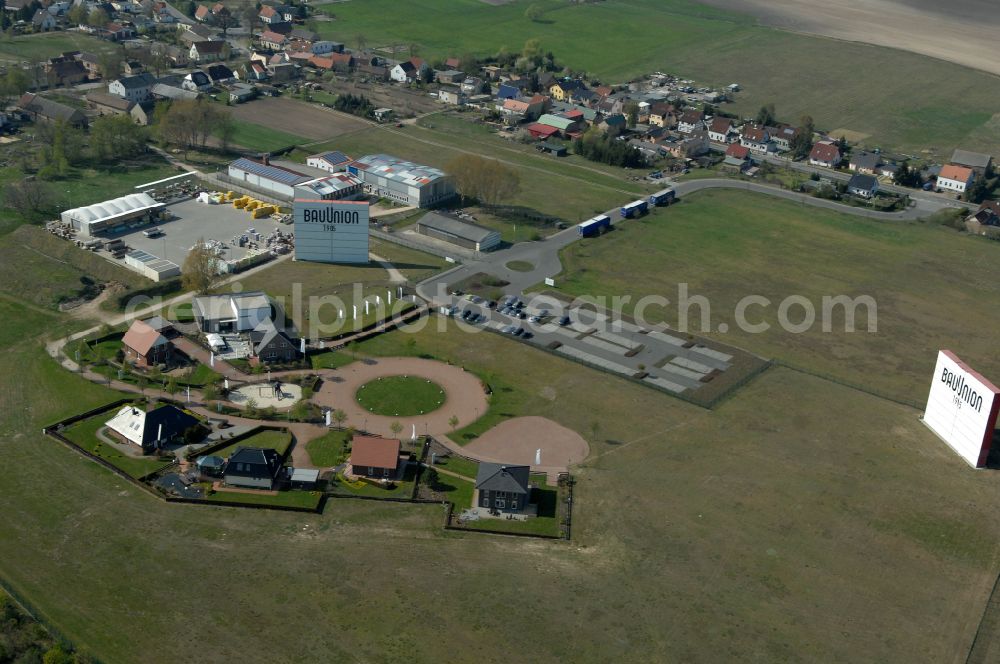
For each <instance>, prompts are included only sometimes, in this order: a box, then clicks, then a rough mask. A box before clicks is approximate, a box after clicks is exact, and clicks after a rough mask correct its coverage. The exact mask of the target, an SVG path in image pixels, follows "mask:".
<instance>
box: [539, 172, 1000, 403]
mask: <svg viewBox="0 0 1000 664" xmlns="http://www.w3.org/2000/svg"><path fill="white" fill-rule="evenodd" d="M998 250H1000V247H998V246H997V245H996V244H994V243H992V242H986V241H982V240H981V239H978V238H975V237H970V236H967V235H961V234H959V233H957V232H955V231H953V230H950V229H947V228H943V227H941V226H936V225H932V224H921V223H918V222H910V223H905V222H877V221H871V220H867V219H862V218H859V217H853V216H848V215H845V214H841V213H837V212H832V211H824V210H819V209H816V208H812V207H808V208H806V207H801V206H799V205H796V204H794V203H789V202H784V201H778V200H775V199H773V198H768V197H765V196H762V195H757V194H750V193H746V192H736V191H712V192H701V193H698V194H694V195H692V196H689V197H688V198H687V199H686V200H685V201H684V202H682V203H681V204H680V205H675V206H671V207H670V208H667V209H665V210H659V211H657V212H655V213H654V214H653V215H651V216H649V217H647V218H645V219H644V220H642V221H640V222H638V223H629V224H624V225H622V226H619V227H617V230H615V232H614V233H611V234H609V235H607V236H605V237H602V238H600V239H596V240H589V241H584V242H579V243H576V244H574V245H572V246H570V247H568V248H567V249H566V250H565V251H564V252H563V256H562V258H563V267H564V272H563V274H562V275H561V276H560V277H558V281H557V283H558V284H559V289H560V291H562V292H565V293H567V294H572V295H583V294H587V295H603V296H613V295H621V296H630V297H631V298H632V300H631V302H630V303H628V304H626V306H625V307H624V308H625V309H626V311H629V312H632V311H634V308H635V305H636V303H637V301H638V299H639V298H641V297H643V296H646V295H658V296H663V297H666V298H668V299H669V300H670V301H671V302H672V303H673V304H671V305H670V306H668V307H662V306H660V305H655V304H654V305H652V306H650V307H649V308H647V309H646V310H645V318H646V319H647V320H648V321H649V322H651V323H657V322H661V321H665V322H667V323H669V324H671V325H674V326H676V324H677V321H678V317H679V314H680V307H678V305H677V303H678V301H679V299H680V298H679V291H678V287H679V284H681V283H686V284H687V285H688V286H687V287H688V292H689V294H690V295H691V296H694V295H701V296H705V297H706V298H708V300H709V303H710V314H711V315H710V319H711V320H710V324H709V328H710V329H709V330H708V331H709V334H708V336H709V337H712V338H715V339H718V340H720V341H724V342H726V343H730V344H733V345H735V346H739V347H742V348H746V349H748V350H750V351H751V352H754V353H757V354H760V355H763V356H765V357H768V358H775V359H779V360H782V361H784V362H787V363H789V364H791V365H793V366H796V367H801V368H804V369H806V370H809V371H817V372H821V373H823V374H827V375H831V376H835V377H836V378H838V379H840V380H843V381H846V382H848V383H851V384H855V385H860V386H864V387H865V388H867V389H871V390H875V391H880V392H884V393H886V394H888V395H891V396H892V397H895V398H899V399H907V400H910V401H913V402H916V403H922V402H923V400H924V399H925V398H926V390H927V385H928V381H929V380H930V375H931V372H932V371H933V368H934V361H935V356H936V354H937V350H938V349H940V348H948V349H951V350H953V351H955V352H956V353H957V354H958V355H959V356H960V357H962V358H963V359H965V360H966V361H968V362H970V363H971V364H972V365H973V366H976V367H978V368H979V370H980V371H982V372H984V373H985V375H987V376H990V375H993V376H998V377H1000V362H998V360H997V357H996V353H994V351H993V348H994V340H993V337H992V335H990V334H985V335H980V334H969V331H970V330H979V329H988V328H989V327H990V322H989V321H990V320H991V316H992V314H991V312H992V311H993V310H994V309H995V308H996V307H997V306H1000V291H998V289H997V288H996V286H995V282H996V279H995V278H992V277H991V275H993V274H994V273H996V272H997V268H996V265H997V262H996V259H997V256H998V255H1000V254H998ZM959 265H974V266H976V268H975V269H976V271H977V274H978V276H977V278H975V279H969V278H968V274H967V273H966V272H965V271H964V270H961V269H957V266H959ZM748 295H760V296H764V297H766V298H768V300H770V301H771V304H770V305H769V306H767V307H763V306H757V305H753V306H750V307H749V308H748V309H747V310H746V319H747V321H748V322H749V323H752V324H757V323H767V324H768V325H770V330H769V331H768V332H766V333H763V334H757V333H753V332H744V331H741V330H740V329H738V327H737V325H736V318H735V312H736V307H737V304H738V303H739V300H740V299H741V298H743V297H744V296H748ZM839 295H846V296H849V297H851V298H855V297H858V296H871V297H872V298H874V301H875V303H876V304H877V320H876V321H875V322H876V323H877V332H876V333H871V334H870V333H868V332H867V329H868V322H867V320H868V319H867V316H866V315H865V314H866V309H865V308H863V307H862V308H860V309H858V316H857V320H856V324H855V325H856V330H857V331H855V332H853V333H845V332H844V329H845V323H844V321H845V316H844V309H843V308H842V307H835V308H832V309H831V311H830V314H829V315H828V316H824V315H823V301H822V298H823V297H824V296H831V297H836V296H839ZM789 296H802V297H805V298H806V299H807V300H808V301H809V303H810V304H811V306H812V307H813V309H814V310H815V312H816V319H817V324H816V325H815V326H814V327H812V328H811V329H809V330H808V331H805V332H801V333H796V332H790V331H789V332H786V331H784V330H783V329H781V327H780V321H779V318H778V313H779V308H780V303H781V302H782V300H784V299H785V298H788V297H789ZM700 312H701V309H700V308H699V307H698V306H692V307H690V308H689V319H690V320H689V330H690V331H691V332H693V333H695V334H697V333H699V332H701V329H702V328H701V324H702V321H701V313H700ZM803 316H804V310H803V308H802V307H800V306H798V305H796V306H793V307H791V309H790V311H789V314H788V318H789V320H790V321H791V322H793V323H799V322H800V321H802V320H803ZM824 318H826V320H828V321H829V323H830V331H829V332H824V331H823V329H822V321H823V320H824ZM719 325H728V327H729V330H728V332H726V333H724V334H722V333H719V332H718V331H717V330H718V328H719ZM692 328H693V329H692ZM838 330H839V331H838Z"/></svg>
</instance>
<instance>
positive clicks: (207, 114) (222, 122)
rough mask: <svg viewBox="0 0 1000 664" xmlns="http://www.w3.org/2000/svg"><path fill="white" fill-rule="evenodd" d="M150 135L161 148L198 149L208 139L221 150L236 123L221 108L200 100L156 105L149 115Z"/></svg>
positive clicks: (224, 148)
mask: <svg viewBox="0 0 1000 664" xmlns="http://www.w3.org/2000/svg"><path fill="white" fill-rule="evenodd" d="M153 126H154V133H155V136H156V138H157V140H159V142H160V143H161V144H162V145H167V146H174V147H178V148H180V149H182V150H183V151H184V153H185V156H186V155H187V151H188V150H192V149H202V148H204V147H205V145H206V143H207V142H208V139H209V138H210V137H212V136H214V137H215V138H217V139H218V140H219V143H220V146H221V147H222V149H223V150H226V149H228V148H229V144H230V142H231V141H232V139H233V136H234V135H235V133H236V123H235V121H234V120H233V117H232V115H231V114H230V113H229V111H227V110H226V109H225V108H223V107H221V106H219V105H217V104H212V103H210V102H207V101H204V100H202V99H196V100H194V99H192V100H177V101H173V102H171V103H170V104H159V105H157V107H156V110H155V111H154V112H153Z"/></svg>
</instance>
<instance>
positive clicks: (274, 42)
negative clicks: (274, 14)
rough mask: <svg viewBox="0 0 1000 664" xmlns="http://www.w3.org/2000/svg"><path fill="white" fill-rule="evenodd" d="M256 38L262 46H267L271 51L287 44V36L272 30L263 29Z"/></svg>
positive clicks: (278, 49)
mask: <svg viewBox="0 0 1000 664" xmlns="http://www.w3.org/2000/svg"><path fill="white" fill-rule="evenodd" d="M257 40H258V41H259V42H260V45H261V46H262V47H263V48H267V49H270V50H272V51H280V50H281V49H283V48H285V45H286V44H288V37H286V36H285V35H283V34H281V33H278V32H274V31H273V30H265V31H264V32H262V33H260V36H259V37H258V38H257Z"/></svg>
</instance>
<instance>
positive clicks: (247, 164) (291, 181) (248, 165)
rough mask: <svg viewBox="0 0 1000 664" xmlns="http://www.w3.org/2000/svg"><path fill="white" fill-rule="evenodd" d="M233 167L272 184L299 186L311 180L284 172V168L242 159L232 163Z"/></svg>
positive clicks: (305, 176) (297, 174)
mask: <svg viewBox="0 0 1000 664" xmlns="http://www.w3.org/2000/svg"><path fill="white" fill-rule="evenodd" d="M233 167H234V168H238V169H239V170H241V171H246V172H247V173H253V174H254V175H259V176H261V177H264V178H267V179H269V180H273V181H274V182H280V183H282V184H288V185H296V184H301V183H303V182H308V181H309V180H312V179H313V178H311V177H309V176H307V175H301V174H299V173H294V172H292V171H288V170H285V169H284V168H278V167H277V166H269V165H266V164H261V163H258V162H256V161H251V160H250V159H246V158H242V157H241V158H240V159H237V160H236V161H234V162H233Z"/></svg>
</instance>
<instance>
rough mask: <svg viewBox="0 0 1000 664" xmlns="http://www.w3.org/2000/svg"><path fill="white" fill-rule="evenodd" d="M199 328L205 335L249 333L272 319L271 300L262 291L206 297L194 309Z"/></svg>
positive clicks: (199, 299)
mask: <svg viewBox="0 0 1000 664" xmlns="http://www.w3.org/2000/svg"><path fill="white" fill-rule="evenodd" d="M192 313H193V314H194V319H195V321H196V322H197V323H198V328H199V329H200V330H201V331H202V332H205V333H216V334H219V333H225V332H249V331H250V330H253V329H254V328H256V327H257V326H258V325H260V324H261V323H262V322H263V321H266V320H270V319H271V317H272V316H271V301H270V299H268V297H267V295H265V294H264V293H263V292H261V291H250V292H246V293H229V294H224V295H204V296H202V297H196V298H195V299H194V305H193V306H192Z"/></svg>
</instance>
